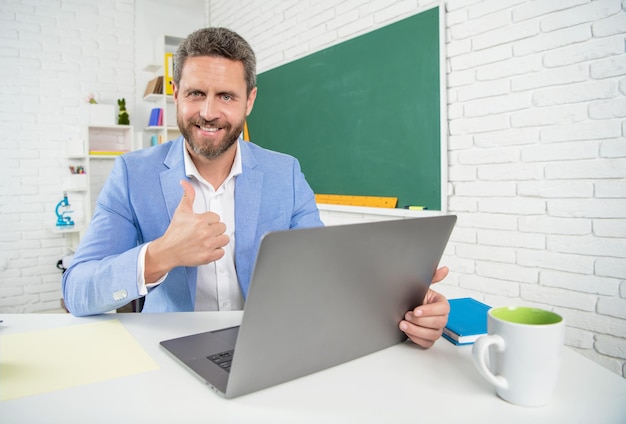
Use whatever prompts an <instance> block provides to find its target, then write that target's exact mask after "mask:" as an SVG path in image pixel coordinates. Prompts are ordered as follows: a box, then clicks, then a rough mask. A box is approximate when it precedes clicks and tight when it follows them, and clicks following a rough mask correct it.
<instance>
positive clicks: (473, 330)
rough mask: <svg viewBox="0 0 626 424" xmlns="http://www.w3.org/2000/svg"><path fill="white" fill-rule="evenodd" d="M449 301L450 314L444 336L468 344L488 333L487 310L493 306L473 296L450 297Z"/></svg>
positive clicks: (457, 343) (453, 341)
mask: <svg viewBox="0 0 626 424" xmlns="http://www.w3.org/2000/svg"><path fill="white" fill-rule="evenodd" d="M449 302H450V315H449V316H448V324H446V327H445V328H444V329H443V337H445V338H446V339H448V340H449V341H450V342H452V343H454V344H455V345H466V344H472V343H474V342H475V341H476V339H478V338H479V337H480V336H482V335H484V334H487V311H488V310H489V309H491V306H488V305H485V304H484V303H482V302H479V301H478V300H476V299H472V298H471V297H463V298H460V299H450V300H449Z"/></svg>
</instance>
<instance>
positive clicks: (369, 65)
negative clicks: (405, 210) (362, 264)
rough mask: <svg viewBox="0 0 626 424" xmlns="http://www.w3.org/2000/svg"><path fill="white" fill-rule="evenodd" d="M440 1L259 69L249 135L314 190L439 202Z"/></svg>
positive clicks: (432, 204) (406, 201)
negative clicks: (298, 168) (298, 170)
mask: <svg viewBox="0 0 626 424" xmlns="http://www.w3.org/2000/svg"><path fill="white" fill-rule="evenodd" d="M438 13H439V11H438V8H433V9H430V10H428V11H425V12H422V13H420V14H418V15H415V16H412V17H409V18H406V19H404V20H402V21H399V22H396V23H393V24H391V25H388V26H386V27H383V28H380V29H377V30H375V31H372V32H369V33H367V34H364V35H362V36H359V37H357V38H354V39H351V40H349V41H346V42H343V43H341V44H338V45H336V46H333V47H330V48H328V49H325V50H322V51H319V52H317V53H314V54H311V55H309V56H306V57H304V58H302V59H298V60H296V61H293V62H290V63H288V64H286V65H282V66H280V67H277V68H274V69H271V70H269V71H267V72H263V73H261V74H259V75H258V81H257V84H258V94H257V99H256V103H255V106H254V109H253V111H252V114H251V115H250V117H249V118H248V127H249V133H250V139H251V141H253V142H254V143H256V144H259V145H261V146H263V147H266V148H268V149H272V150H277V151H280V152H284V153H288V154H291V155H293V156H295V157H296V158H297V159H298V160H299V161H300V164H301V165H302V170H303V172H304V174H305V176H306V178H307V180H308V182H309V184H310V185H311V187H312V188H313V191H314V192H315V193H317V194H343V195H360V196H387V197H398V207H403V206H406V205H421V206H426V207H428V208H429V209H435V210H440V209H441V156H440V155H441V146H440V143H441V140H440V131H441V127H440V91H439V78H440V77H439V17H438Z"/></svg>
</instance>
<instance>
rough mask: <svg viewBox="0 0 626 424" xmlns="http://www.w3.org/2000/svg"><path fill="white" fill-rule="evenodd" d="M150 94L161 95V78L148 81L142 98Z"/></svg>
mask: <svg viewBox="0 0 626 424" xmlns="http://www.w3.org/2000/svg"><path fill="white" fill-rule="evenodd" d="M150 94H163V76H158V77H156V78H153V79H151V80H150V81H148V84H147V85H146V90H145V91H144V93H143V96H144V97H146V96H148V95H150Z"/></svg>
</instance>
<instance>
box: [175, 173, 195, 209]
mask: <svg viewBox="0 0 626 424" xmlns="http://www.w3.org/2000/svg"><path fill="white" fill-rule="evenodd" d="M180 185H181V187H182V188H183V197H181V199H180V203H179V204H178V209H182V210H184V211H186V212H193V201H194V200H195V198H196V191H195V190H194V189H193V186H192V185H191V183H190V182H189V181H185V180H181V182H180Z"/></svg>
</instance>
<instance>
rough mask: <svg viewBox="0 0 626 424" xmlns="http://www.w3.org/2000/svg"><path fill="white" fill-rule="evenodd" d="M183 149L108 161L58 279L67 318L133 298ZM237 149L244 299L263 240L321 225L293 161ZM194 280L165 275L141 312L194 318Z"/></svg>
mask: <svg viewBox="0 0 626 424" xmlns="http://www.w3.org/2000/svg"><path fill="white" fill-rule="evenodd" d="M183 143H184V140H183V138H182V137H181V138H178V139H177V140H174V141H171V142H168V143H165V144H162V145H159V146H155V147H151V148H149V149H144V150H140V151H136V152H132V153H128V154H125V155H123V156H120V157H119V158H117V159H116V160H115V165H114V166H113V170H112V171H111V174H110V176H109V178H108V180H107V181H106V183H105V184H104V187H103V188H102V191H101V192H100V196H99V197H98V201H97V204H96V210H95V211H94V216H93V219H92V221H91V224H90V225H89V228H88V229H87V231H86V234H85V235H84V237H83V238H82V240H81V242H80V245H79V247H78V249H77V251H76V254H75V256H74V259H73V261H72V264H71V265H70V267H69V268H68V270H67V271H66V272H65V273H64V274H63V297H64V301H65V304H66V306H67V308H68V309H69V311H70V312H71V313H72V314H74V315H78V316H83V315H93V314H100V313H104V312H107V311H111V310H114V309H117V308H119V307H122V306H124V305H126V304H127V303H128V302H130V301H131V300H134V299H137V298H139V297H140V296H139V293H138V289H137V261H138V254H139V251H140V249H141V246H142V245H143V244H145V243H147V242H149V241H151V240H154V239H156V238H158V237H160V236H162V235H163V234H164V233H165V230H166V229H167V227H168V226H169V224H170V221H171V219H172V216H173V215H174V211H175V210H176V208H177V206H178V204H179V203H180V199H181V196H182V194H183V190H182V187H181V186H180V181H181V180H182V179H186V178H187V177H186V175H185V167H184V160H183ZM239 149H241V159H242V168H243V169H242V173H241V174H240V175H239V176H237V177H236V183H235V241H236V242H235V266H236V269H237V276H238V279H239V285H240V287H241V292H242V293H243V295H244V298H245V296H246V295H247V293H248V287H249V285H250V278H251V275H252V270H253V267H254V261H255V259H256V255H257V250H258V248H259V244H260V242H261V237H262V236H263V235H264V234H265V233H267V232H269V231H274V230H286V229H291V228H303V227H314V226H321V225H323V224H322V222H321V220H320V217H319V211H318V209H317V205H316V203H315V196H314V194H313V191H312V190H311V188H310V186H309V185H308V183H307V182H306V180H305V178H304V175H303V174H302V172H301V170H300V164H299V163H298V161H297V160H296V159H294V158H293V157H291V156H288V155H285V154H282V153H277V152H272V151H269V150H266V149H263V148H261V147H259V146H257V145H255V144H252V143H249V142H243V141H241V140H239ZM196 278H197V268H195V267H178V268H174V269H172V270H171V271H170V272H169V274H168V276H167V278H166V279H165V280H164V281H163V282H162V283H161V284H159V285H158V286H156V287H155V288H153V289H151V290H150V291H149V292H148V295H147V296H146V298H145V304H144V308H143V311H144V312H180V311H193V310H194V302H195V293H196Z"/></svg>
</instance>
